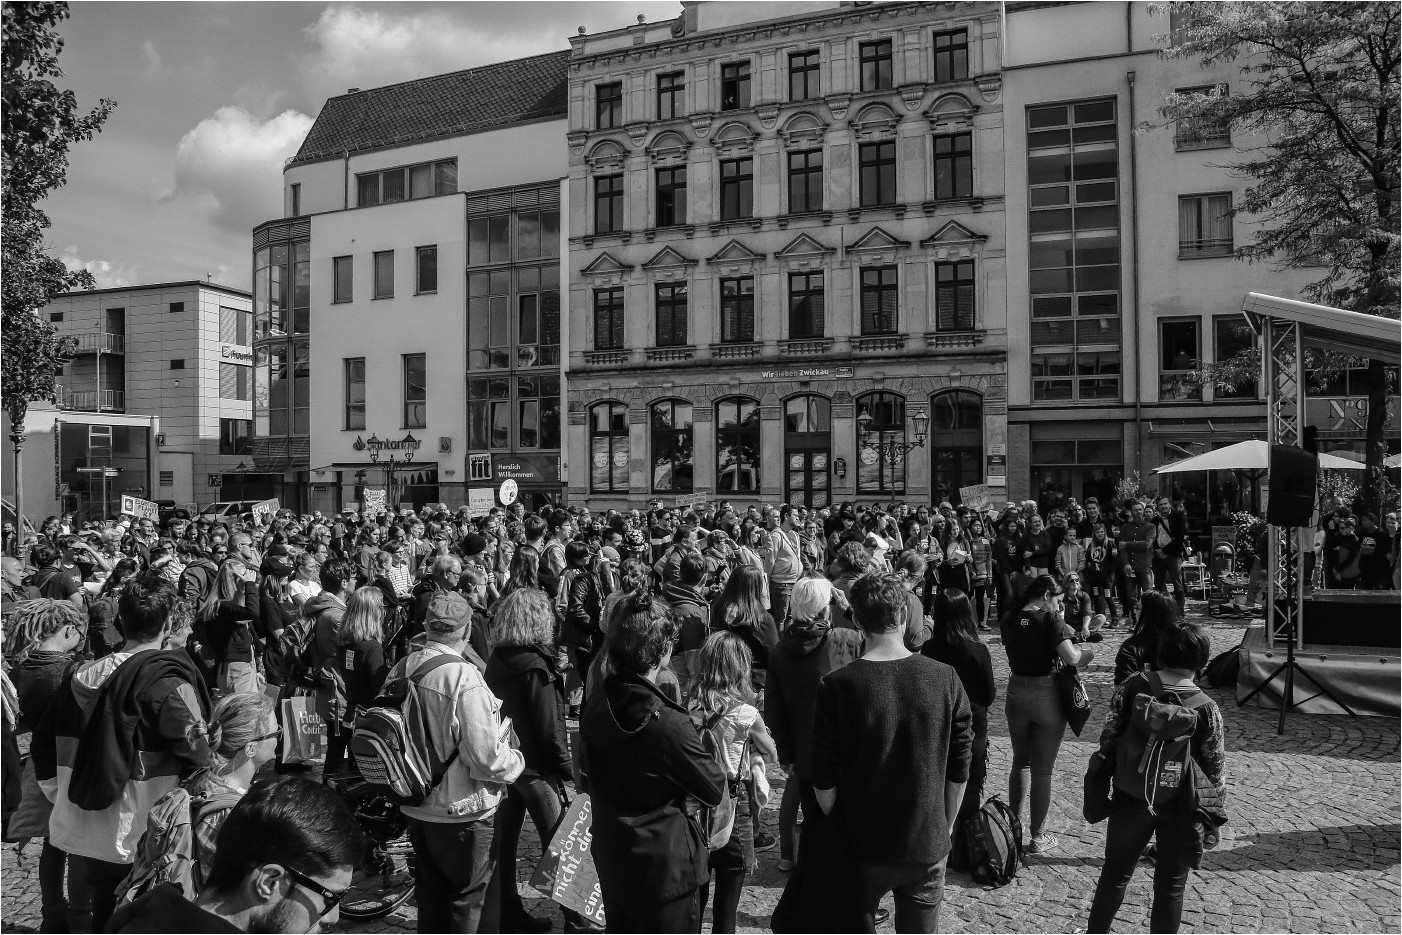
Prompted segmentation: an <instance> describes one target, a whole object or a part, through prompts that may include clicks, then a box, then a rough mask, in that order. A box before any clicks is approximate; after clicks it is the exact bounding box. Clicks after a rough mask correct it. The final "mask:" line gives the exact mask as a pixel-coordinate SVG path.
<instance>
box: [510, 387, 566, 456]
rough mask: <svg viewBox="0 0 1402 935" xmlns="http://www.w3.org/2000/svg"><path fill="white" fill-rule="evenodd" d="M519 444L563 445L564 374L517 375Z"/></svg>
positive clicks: (532, 446) (533, 445)
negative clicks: (560, 375)
mask: <svg viewBox="0 0 1402 935" xmlns="http://www.w3.org/2000/svg"><path fill="white" fill-rule="evenodd" d="M516 446H517V447H518V448H559V447H560V378H559V377H558V376H519V377H517V378H516Z"/></svg>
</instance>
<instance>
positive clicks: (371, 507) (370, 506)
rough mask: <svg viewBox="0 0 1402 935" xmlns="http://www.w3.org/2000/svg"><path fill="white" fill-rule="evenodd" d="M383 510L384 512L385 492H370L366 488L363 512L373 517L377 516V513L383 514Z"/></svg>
mask: <svg viewBox="0 0 1402 935" xmlns="http://www.w3.org/2000/svg"><path fill="white" fill-rule="evenodd" d="M384 510H385V491H384V490H383V489H381V490H371V489H369V488H368V487H367V488H366V489H365V509H364V512H366V513H369V514H370V515H371V516H374V515H375V514H377V513H383V512H384Z"/></svg>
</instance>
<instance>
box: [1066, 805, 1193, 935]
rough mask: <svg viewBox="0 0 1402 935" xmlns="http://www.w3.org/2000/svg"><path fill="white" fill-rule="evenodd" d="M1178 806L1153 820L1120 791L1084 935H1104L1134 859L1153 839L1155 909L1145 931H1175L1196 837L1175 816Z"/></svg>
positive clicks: (1145, 808)
mask: <svg viewBox="0 0 1402 935" xmlns="http://www.w3.org/2000/svg"><path fill="white" fill-rule="evenodd" d="M1176 804H1177V803H1172V804H1169V805H1168V806H1166V807H1164V808H1161V809H1160V810H1159V814H1158V815H1153V814H1150V812H1149V807H1148V806H1147V805H1145V804H1144V803H1143V802H1141V801H1139V800H1138V799H1134V798H1131V797H1130V796H1128V795H1125V794H1123V793H1120V792H1116V793H1115V800H1114V802H1113V804H1112V805H1111V806H1110V823H1109V827H1108V828H1107V829H1106V831H1105V864H1104V866H1103V867H1101V868H1100V882H1099V883H1098V884H1097V885H1096V887H1095V900H1094V901H1093V902H1092V903H1091V906H1090V921H1089V922H1087V923H1086V931H1087V932H1108V931H1110V925H1111V923H1113V922H1114V921H1115V914H1116V913H1117V912H1119V911H1120V903H1122V902H1124V898H1125V887H1126V886H1128V885H1129V881H1130V878H1131V877H1133V876H1134V868H1135V865H1136V864H1138V862H1139V855H1140V854H1142V853H1144V846H1145V845H1147V844H1148V843H1149V840H1150V839H1151V838H1157V842H1158V845H1157V853H1156V855H1155V858H1154V859H1155V864H1154V906H1153V909H1151V910H1150V912H1149V931H1150V932H1176V931H1178V924H1179V922H1180V921H1181V920H1182V918H1183V889H1184V887H1185V886H1186V885H1187V882H1188V871H1189V869H1190V866H1189V859H1190V857H1191V855H1192V853H1193V850H1194V848H1195V845H1196V833H1195V832H1194V830H1193V828H1192V826H1191V825H1185V820H1184V818H1183V817H1182V816H1180V815H1178V814H1177V811H1178V809H1177V808H1176Z"/></svg>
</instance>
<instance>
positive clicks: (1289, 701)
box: [1236, 529, 1358, 736]
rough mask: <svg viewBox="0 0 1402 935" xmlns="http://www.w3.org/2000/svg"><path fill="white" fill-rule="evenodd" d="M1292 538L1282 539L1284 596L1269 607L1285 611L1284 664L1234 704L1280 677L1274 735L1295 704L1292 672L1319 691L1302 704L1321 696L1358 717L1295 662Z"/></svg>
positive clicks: (1291, 533)
mask: <svg viewBox="0 0 1402 935" xmlns="http://www.w3.org/2000/svg"><path fill="white" fill-rule="evenodd" d="M1295 536H1296V532H1295V530H1294V529H1291V530H1289V531H1288V532H1287V533H1286V536H1285V567H1286V568H1288V569H1289V573H1288V574H1287V575H1286V585H1287V586H1286V596H1285V597H1282V598H1277V599H1276V602H1275V607H1274V608H1272V609H1273V610H1274V611H1275V613H1276V614H1280V613H1281V611H1282V610H1283V611H1284V612H1285V661H1284V662H1282V663H1281V664H1280V665H1278V666H1276V667H1275V671H1274V672H1272V673H1271V674H1270V675H1268V676H1266V677H1265V678H1264V679H1263V680H1262V681H1261V683H1260V684H1259V685H1257V686H1256V687H1255V688H1253V689H1251V691H1250V692H1248V693H1247V695H1246V697H1245V698H1243V699H1241V700H1240V701H1238V702H1237V703H1236V704H1237V707H1238V708H1243V707H1245V706H1246V705H1247V703H1248V702H1250V701H1251V699H1252V698H1255V697H1256V696H1257V695H1259V694H1260V693H1261V691H1262V689H1264V688H1265V687H1266V686H1267V685H1269V684H1270V683H1271V682H1274V681H1275V679H1276V676H1279V675H1284V676H1285V685H1284V691H1283V692H1282V693H1281V696H1280V719H1279V721H1277V722H1276V726H1275V732H1276V736H1280V735H1281V734H1284V733H1285V714H1286V712H1287V711H1289V710H1290V709H1291V708H1293V707H1295V705H1296V702H1295V673H1296V672H1299V673H1300V675H1302V676H1303V677H1305V678H1307V679H1309V680H1310V681H1311V682H1313V683H1314V687H1315V688H1317V689H1319V691H1318V692H1317V693H1316V694H1314V695H1311V696H1310V697H1309V698H1306V699H1305V700H1306V701H1309V700H1310V698H1317V697H1319V695H1323V696H1325V697H1326V698H1328V699H1329V700H1330V701H1332V702H1334V704H1336V705H1338V706H1339V707H1340V708H1343V710H1344V713H1346V714H1347V715H1348V716H1349V717H1354V718H1356V717H1358V715H1357V714H1356V713H1354V710H1353V709H1352V708H1350V707H1349V706H1348V705H1346V704H1345V703H1344V702H1343V701H1342V700H1341V699H1340V698H1339V696H1338V695H1335V694H1334V693H1333V692H1332V691H1330V690H1329V687H1328V686H1327V685H1325V684H1324V683H1323V682H1321V681H1319V680H1318V679H1317V678H1315V677H1314V676H1312V675H1310V674H1309V672H1307V671H1306V670H1305V667H1304V666H1302V665H1300V663H1299V662H1297V661H1296V660H1295V638H1296V635H1297V634H1296V629H1295V627H1296V623H1297V618H1298V615H1297V614H1296V610H1297V609H1298V608H1297V606H1296V601H1297V600H1299V597H1298V595H1297V593H1296V588H1297V585H1298V582H1297V581H1296V578H1295V575H1296V573H1297V570H1296V567H1295V558H1296V556H1295V552H1296V549H1295Z"/></svg>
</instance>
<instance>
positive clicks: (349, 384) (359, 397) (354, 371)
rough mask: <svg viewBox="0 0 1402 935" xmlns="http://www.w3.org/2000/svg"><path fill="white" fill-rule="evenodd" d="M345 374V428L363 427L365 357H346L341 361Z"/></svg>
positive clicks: (358, 428) (356, 428)
mask: <svg viewBox="0 0 1402 935" xmlns="http://www.w3.org/2000/svg"><path fill="white" fill-rule="evenodd" d="M343 364H344V367H345V374H346V389H345V398H346V428H347V429H348V430H362V431H363V430H364V428H365V358H364V357H347V358H345V360H344V361H343Z"/></svg>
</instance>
